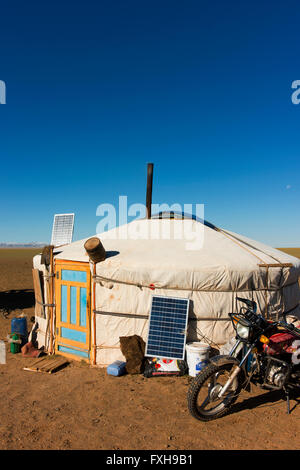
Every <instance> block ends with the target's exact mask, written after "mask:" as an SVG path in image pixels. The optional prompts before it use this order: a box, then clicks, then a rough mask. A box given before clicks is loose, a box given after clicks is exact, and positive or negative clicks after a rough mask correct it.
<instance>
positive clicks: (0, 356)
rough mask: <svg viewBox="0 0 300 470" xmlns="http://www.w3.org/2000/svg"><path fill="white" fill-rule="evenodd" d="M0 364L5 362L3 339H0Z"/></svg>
mask: <svg viewBox="0 0 300 470" xmlns="http://www.w3.org/2000/svg"><path fill="white" fill-rule="evenodd" d="M0 364H6V348H5V343H4V341H0Z"/></svg>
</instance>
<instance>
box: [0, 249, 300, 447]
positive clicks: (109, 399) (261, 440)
mask: <svg viewBox="0 0 300 470" xmlns="http://www.w3.org/2000/svg"><path fill="white" fill-rule="evenodd" d="M35 252H36V251H34V250H28V249H27V250H0V291H1V293H0V300H1V298H2V301H3V299H6V300H5V301H6V302H10V304H11V306H12V308H13V310H12V311H11V313H10V314H9V316H8V317H7V319H5V318H4V317H2V315H1V314H0V339H5V338H6V336H7V334H8V333H9V332H10V322H11V318H13V317H14V316H17V315H19V314H20V313H21V312H22V311H24V313H26V315H27V318H28V326H29V328H30V326H31V322H30V318H31V316H32V315H33V312H34V309H33V295H32V279H31V267H32V266H31V260H32V256H33V254H34V253H35ZM10 290H14V291H17V292H13V293H11V292H7V291H10ZM3 292H5V294H3ZM28 361H30V359H28V358H23V357H22V356H21V354H11V353H10V352H9V347H8V344H7V363H6V365H0V387H1V405H0V449H2V450H3V449H27V450H29V449H35V450H37V449H52V450H53V449H65V450H69V449H106V450H117V449H122V450H141V449H152V450H153V449H168V450H194V449H203V450H204V449H205V450H236V449H242V450H255V449H257V450H258V449H267V450H275V449H278V450H284V449H287V450H294V449H299V447H300V439H299V431H300V394H299V398H297V397H293V398H292V399H291V408H292V413H291V415H290V416H287V414H286V404H285V401H283V400H282V395H281V394H280V393H278V392H267V391H263V390H260V389H259V388H255V389H253V391H252V392H251V393H250V394H249V393H247V392H244V395H243V397H240V398H239V400H238V402H237V403H236V404H235V405H234V408H233V410H232V412H231V414H230V415H228V416H226V417H224V418H222V419H219V420H216V421H213V422H210V423H201V422H198V421H196V420H195V419H194V418H192V417H191V416H190V415H189V412H188V410H187V403H186V393H187V388H188V384H189V381H190V378H189V377H188V376H185V377H178V378H175V377H171V378H170V377H159V378H151V379H146V378H144V377H143V376H142V375H135V376H131V375H126V376H123V377H112V376H108V375H107V374H106V371H105V369H98V368H93V367H90V366H88V365H86V364H82V363H79V362H71V363H70V364H69V365H68V366H67V367H66V368H64V369H62V370H60V371H58V372H56V373H54V374H45V373H35V372H29V371H24V370H23V367H25V366H26V364H28Z"/></svg>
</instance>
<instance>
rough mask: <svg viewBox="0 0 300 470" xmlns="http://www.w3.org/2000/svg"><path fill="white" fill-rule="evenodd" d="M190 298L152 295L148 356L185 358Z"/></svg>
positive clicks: (147, 345)
mask: <svg viewBox="0 0 300 470" xmlns="http://www.w3.org/2000/svg"><path fill="white" fill-rule="evenodd" d="M189 302H190V301H189V299H182V298H176V297H163V296H160V295H155V296H153V297H152V305H151V312H150V320H149V331H148V339H147V344H146V353H145V356H147V357H163V358H166V359H184V353H185V341H186V329H187V322H188V312H189Z"/></svg>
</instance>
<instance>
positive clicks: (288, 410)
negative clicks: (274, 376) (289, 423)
mask: <svg viewBox="0 0 300 470" xmlns="http://www.w3.org/2000/svg"><path fill="white" fill-rule="evenodd" d="M283 390H284V393H285V397H286V405H287V414H288V415H289V414H290V394H289V391H288V389H287V388H285V387H283Z"/></svg>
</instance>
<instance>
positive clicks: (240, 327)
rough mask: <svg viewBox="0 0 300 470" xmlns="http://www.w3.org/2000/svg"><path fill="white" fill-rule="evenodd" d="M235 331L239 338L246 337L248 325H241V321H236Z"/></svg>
mask: <svg viewBox="0 0 300 470" xmlns="http://www.w3.org/2000/svg"><path fill="white" fill-rule="evenodd" d="M236 332H237V334H238V335H239V336H240V338H243V339H248V338H249V334H250V327H249V326H246V325H243V323H241V322H238V324H237V325H236Z"/></svg>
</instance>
